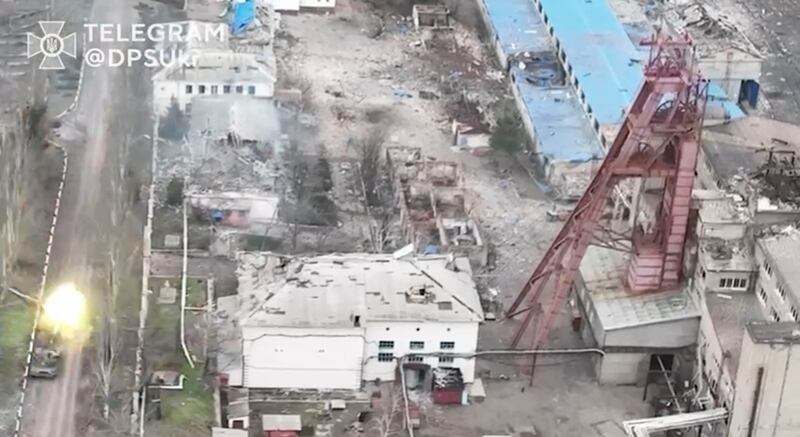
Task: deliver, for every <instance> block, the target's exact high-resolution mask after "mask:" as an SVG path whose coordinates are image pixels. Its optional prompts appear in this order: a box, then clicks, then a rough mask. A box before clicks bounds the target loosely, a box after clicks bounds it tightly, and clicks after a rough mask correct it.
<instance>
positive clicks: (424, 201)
mask: <svg viewBox="0 0 800 437" xmlns="http://www.w3.org/2000/svg"><path fill="white" fill-rule="evenodd" d="M386 163H387V165H388V167H389V172H390V176H391V180H392V187H393V191H394V199H395V205H396V207H397V208H399V210H400V226H401V229H402V233H403V238H404V239H405V240H406V241H408V242H410V243H412V244H413V245H414V247H415V248H416V249H417V250H418V251H421V252H425V253H454V254H456V255H461V256H467V257H469V258H470V259H471V260H472V261H473V262H475V263H476V264H477V265H485V264H486V262H487V257H488V252H487V251H488V249H487V247H486V245H485V244H484V241H483V236H482V235H481V231H480V228H479V227H478V224H477V223H476V221H475V220H474V218H473V216H472V203H471V201H472V200H471V198H470V196H469V192H468V191H467V190H466V189H465V188H464V183H463V175H462V174H461V172H460V168H459V166H458V164H456V163H454V162H449V161H437V160H433V159H427V158H425V157H424V156H422V152H421V149H419V148H412V147H389V148H388V149H387V150H386Z"/></svg>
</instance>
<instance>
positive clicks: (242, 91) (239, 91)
mask: <svg viewBox="0 0 800 437" xmlns="http://www.w3.org/2000/svg"><path fill="white" fill-rule="evenodd" d="M242 93H244V87H243V86H241V85H236V94H242Z"/></svg>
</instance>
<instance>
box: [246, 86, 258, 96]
mask: <svg viewBox="0 0 800 437" xmlns="http://www.w3.org/2000/svg"><path fill="white" fill-rule="evenodd" d="M247 94H250V95H251V96H254V95H256V87H255V85H250V86H249V87H247Z"/></svg>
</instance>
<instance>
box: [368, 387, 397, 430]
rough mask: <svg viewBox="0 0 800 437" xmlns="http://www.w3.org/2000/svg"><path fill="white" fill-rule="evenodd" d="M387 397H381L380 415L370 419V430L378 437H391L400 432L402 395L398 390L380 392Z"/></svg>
mask: <svg viewBox="0 0 800 437" xmlns="http://www.w3.org/2000/svg"><path fill="white" fill-rule="evenodd" d="M387 393H388V395H389V396H384V397H383V402H382V405H381V411H380V415H376V416H375V417H373V418H372V420H371V421H370V422H371V425H372V426H371V429H372V430H373V431H375V432H377V435H378V437H391V436H395V435H398V434H399V433H400V431H402V426H401V424H402V422H403V421H402V419H401V418H400V417H399V416H401V411H402V408H403V401H402V399H403V395H402V393H401V392H400V388H399V387H397V388H394V389H393V390H381V394H383V395H386V394H387Z"/></svg>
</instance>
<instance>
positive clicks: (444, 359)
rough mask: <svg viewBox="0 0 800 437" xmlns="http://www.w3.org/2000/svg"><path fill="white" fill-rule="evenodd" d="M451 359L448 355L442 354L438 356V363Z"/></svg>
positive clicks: (448, 361)
mask: <svg viewBox="0 0 800 437" xmlns="http://www.w3.org/2000/svg"><path fill="white" fill-rule="evenodd" d="M453 361H454V359H453V357H452V356H450V355H442V356H440V357H439V363H452V362H453Z"/></svg>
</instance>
